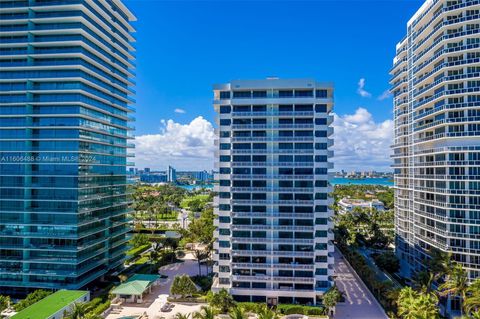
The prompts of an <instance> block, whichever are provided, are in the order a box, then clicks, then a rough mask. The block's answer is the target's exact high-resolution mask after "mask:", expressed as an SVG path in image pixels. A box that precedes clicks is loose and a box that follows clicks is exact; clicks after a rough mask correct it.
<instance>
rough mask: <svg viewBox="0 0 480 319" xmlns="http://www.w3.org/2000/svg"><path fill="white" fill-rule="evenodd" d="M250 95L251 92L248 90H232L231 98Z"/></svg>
mask: <svg viewBox="0 0 480 319" xmlns="http://www.w3.org/2000/svg"><path fill="white" fill-rule="evenodd" d="M251 97H252V92H250V91H234V92H233V98H237V99H238V98H243V99H244V98H251Z"/></svg>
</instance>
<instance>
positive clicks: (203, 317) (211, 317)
mask: <svg viewBox="0 0 480 319" xmlns="http://www.w3.org/2000/svg"><path fill="white" fill-rule="evenodd" d="M215 315H216V313H215V310H214V309H213V308H212V307H206V306H202V309H201V310H200V311H199V312H195V313H194V314H193V319H215Z"/></svg>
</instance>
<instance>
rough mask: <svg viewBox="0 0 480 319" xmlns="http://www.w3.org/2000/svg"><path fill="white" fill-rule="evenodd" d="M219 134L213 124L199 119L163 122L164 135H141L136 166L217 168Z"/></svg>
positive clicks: (136, 143)
mask: <svg viewBox="0 0 480 319" xmlns="http://www.w3.org/2000/svg"><path fill="white" fill-rule="evenodd" d="M214 139H215V134H214V130H213V126H212V124H211V123H210V122H209V121H207V120H205V119H204V118H203V117H201V116H199V117H197V118H195V119H194V120H192V121H191V122H190V123H188V124H180V123H177V122H175V121H173V120H168V121H165V120H161V128H160V133H158V134H148V135H141V136H137V137H136V139H135V166H136V167H139V168H143V167H151V168H154V169H162V170H164V169H166V167H167V166H168V165H172V166H173V167H175V168H177V169H182V170H187V169H191V170H200V169H206V170H211V169H212V168H213V156H214V151H215V147H214V144H213V142H214Z"/></svg>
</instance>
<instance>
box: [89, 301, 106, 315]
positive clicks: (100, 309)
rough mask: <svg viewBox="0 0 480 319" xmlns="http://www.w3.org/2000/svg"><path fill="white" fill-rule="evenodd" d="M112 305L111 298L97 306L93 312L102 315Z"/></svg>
mask: <svg viewBox="0 0 480 319" xmlns="http://www.w3.org/2000/svg"><path fill="white" fill-rule="evenodd" d="M108 307H110V300H107V301H106V302H104V303H101V304H99V305H98V306H96V307H95V308H94V309H93V310H92V311H91V313H92V314H95V315H101V314H102V313H103V312H104V311H106V310H107V309H108Z"/></svg>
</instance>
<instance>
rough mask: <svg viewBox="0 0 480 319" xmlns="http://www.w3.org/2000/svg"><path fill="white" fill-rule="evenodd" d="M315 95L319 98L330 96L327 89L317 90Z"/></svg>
mask: <svg viewBox="0 0 480 319" xmlns="http://www.w3.org/2000/svg"><path fill="white" fill-rule="evenodd" d="M315 96H316V98H317V99H326V98H327V96H328V92H327V90H316V91H315Z"/></svg>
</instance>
